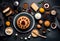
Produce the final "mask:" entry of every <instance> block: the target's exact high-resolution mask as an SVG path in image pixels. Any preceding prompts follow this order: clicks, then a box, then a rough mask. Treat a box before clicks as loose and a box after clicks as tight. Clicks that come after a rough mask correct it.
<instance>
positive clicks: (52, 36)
mask: <svg viewBox="0 0 60 41" xmlns="http://www.w3.org/2000/svg"><path fill="white" fill-rule="evenodd" d="M3 1H5V0H3ZM6 1H7V2H8V1H9V0H6ZM10 1H12V2H13V1H14V0H10ZM18 1H19V2H20V6H22V5H23V3H28V4H29V5H30V4H31V3H32V2H35V3H38V2H39V1H41V0H18ZM45 1H47V2H49V3H50V4H51V6H52V7H53V6H59V5H60V0H45ZM38 6H39V7H41V5H39V4H38ZM59 11H60V10H58V12H59ZM12 27H13V25H12ZM13 28H14V27H13ZM2 29H3V28H2ZM4 29H5V28H4ZM4 29H3V31H1V30H0V35H1V36H0V40H1V41H24V40H21V39H20V38H19V37H20V36H18V37H17V39H15V38H14V34H15V33H17V31H16V30H15V29H14V33H13V35H12V36H6V35H5V34H4ZM46 36H47V39H43V38H41V37H38V38H33V37H31V38H30V39H28V40H27V41H60V29H58V28H56V29H55V30H52V29H51V32H47V33H46Z"/></svg>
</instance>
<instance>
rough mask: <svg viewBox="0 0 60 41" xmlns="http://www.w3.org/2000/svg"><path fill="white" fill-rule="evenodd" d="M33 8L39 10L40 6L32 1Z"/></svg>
mask: <svg viewBox="0 0 60 41" xmlns="http://www.w3.org/2000/svg"><path fill="white" fill-rule="evenodd" d="M31 8H32V9H33V10H34V11H37V10H38V9H39V7H38V6H37V4H36V3H32V4H31Z"/></svg>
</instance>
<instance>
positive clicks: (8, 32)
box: [5, 27, 13, 35]
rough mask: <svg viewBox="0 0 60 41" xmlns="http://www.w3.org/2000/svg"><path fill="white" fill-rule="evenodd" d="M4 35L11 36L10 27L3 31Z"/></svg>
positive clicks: (11, 30)
mask: <svg viewBox="0 0 60 41" xmlns="http://www.w3.org/2000/svg"><path fill="white" fill-rule="evenodd" d="M5 33H6V35H12V33H13V29H12V28H11V27H7V28H6V29H5Z"/></svg>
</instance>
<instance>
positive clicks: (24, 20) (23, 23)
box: [17, 16, 30, 30]
mask: <svg viewBox="0 0 60 41" xmlns="http://www.w3.org/2000/svg"><path fill="white" fill-rule="evenodd" d="M17 26H18V27H19V28H20V29H22V30H24V29H27V28H28V27H29V26H30V19H29V18H28V17H26V16H21V17H19V18H18V19H17Z"/></svg>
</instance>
